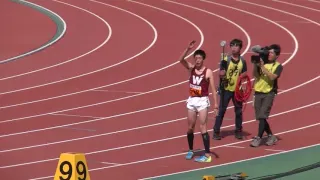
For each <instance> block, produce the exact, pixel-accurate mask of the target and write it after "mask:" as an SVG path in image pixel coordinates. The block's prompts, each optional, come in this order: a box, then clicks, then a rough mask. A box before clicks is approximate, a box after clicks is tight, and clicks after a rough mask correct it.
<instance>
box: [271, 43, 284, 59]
mask: <svg viewBox="0 0 320 180" xmlns="http://www.w3.org/2000/svg"><path fill="white" fill-rule="evenodd" d="M269 49H273V50H274V52H275V54H276V55H277V56H279V55H280V53H281V47H280V45H279V44H271V45H270V46H269Z"/></svg>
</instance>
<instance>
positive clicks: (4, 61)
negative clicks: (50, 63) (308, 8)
mask: <svg viewBox="0 0 320 180" xmlns="http://www.w3.org/2000/svg"><path fill="white" fill-rule="evenodd" d="M20 1H22V2H25V3H28V4H32V5H34V6H37V7H39V8H41V9H45V10H46V11H49V12H51V13H52V14H54V15H55V16H57V17H58V18H59V19H60V20H61V22H62V23H63V26H64V29H63V31H62V32H61V34H60V36H58V37H57V38H56V39H55V40H53V41H52V42H50V43H48V44H46V45H44V46H41V47H39V48H37V49H35V50H33V51H29V52H27V53H24V54H21V55H19V56H15V57H12V58H9V59H4V60H1V61H0V64H2V63H6V62H8V61H12V60H14V59H18V58H21V57H23V56H27V55H30V54H32V53H35V52H37V51H40V50H42V49H45V48H46V47H49V46H51V45H52V44H54V43H56V42H57V41H59V40H60V39H61V38H62V37H63V36H64V35H65V33H66V31H67V24H66V22H65V21H64V19H63V18H62V17H61V16H59V15H58V14H57V13H55V12H53V11H51V10H49V9H48V8H45V7H43V6H40V5H38V4H35V3H32V2H29V1H25V0H20ZM0 80H1V79H0Z"/></svg>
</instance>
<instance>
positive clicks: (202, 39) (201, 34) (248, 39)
mask: <svg viewBox="0 0 320 180" xmlns="http://www.w3.org/2000/svg"><path fill="white" fill-rule="evenodd" d="M129 2H130V1H129ZM131 2H132V1H131ZM139 4H141V3H139ZM142 5H145V4H142ZM147 7H152V8H155V9H157V10H159V11H163V12H165V13H169V14H171V15H173V16H176V17H178V18H181V19H182V20H184V21H186V22H188V23H190V24H191V25H192V26H194V27H195V28H196V29H197V30H198V31H199V33H200V36H201V41H200V43H199V46H198V47H197V48H196V49H199V48H200V47H201V46H202V44H203V41H204V36H203V33H202V32H201V30H200V28H199V27H197V26H196V25H195V24H194V23H192V22H191V21H189V20H188V19H186V18H184V17H181V16H179V15H177V14H175V13H172V12H170V11H167V10H164V9H160V8H157V7H154V6H150V5H147ZM205 12H206V13H209V14H210V15H213V16H216V14H214V13H211V12H208V11H205ZM217 17H219V18H222V19H223V18H224V17H221V16H217ZM224 20H226V21H228V22H230V23H231V24H233V25H235V26H236V27H239V29H240V30H241V31H243V32H244V34H245V35H246V37H247V41H248V44H247V47H246V49H245V51H244V52H243V53H242V55H244V54H245V53H246V52H247V50H248V49H249V47H250V42H251V39H250V37H249V35H248V33H247V32H246V31H245V30H244V29H243V28H242V27H241V26H239V25H237V24H236V23H235V22H233V21H230V20H228V19H226V18H224ZM192 54H193V52H192V53H190V54H189V55H187V56H186V58H189V57H190V56H192ZM178 63H179V62H175V63H173V64H170V65H168V66H165V67H163V68H160V69H158V70H155V71H152V72H149V73H146V74H143V75H140V76H136V77H133V78H130V79H126V80H123V81H119V82H116V83H112V84H108V85H104V86H100V87H96V88H92V89H87V90H83V91H78V92H74V93H70V94H65V95H61V96H55V97H50V98H46V99H40V100H35V101H30V102H25V103H20V104H14V105H8V106H3V107H0V109H5V108H10V107H15V106H21V105H26V104H32V103H37V102H42V101H47V100H52V99H56V98H62V97H66V96H71V95H75V94H80V93H84V92H88V91H92V90H96V89H100V88H105V87H110V86H113V85H117V84H121V83H125V82H129V81H132V80H135V79H138V78H142V77H144V76H147V75H150V74H153V73H156V72H159V71H162V70H164V69H167V68H169V67H171V66H173V65H176V64H178ZM217 70H218V69H216V70H214V71H213V72H215V71H217ZM185 82H187V81H183V82H180V83H176V84H175V85H174V86H176V85H180V84H183V83H185ZM167 87H173V86H167ZM155 90H157V89H155ZM158 90H159V89H158ZM153 92H155V91H153ZM141 95H143V94H141ZM131 97H134V96H131ZM131 97H130V98H131ZM128 98H129V97H128ZM119 100H121V99H119ZM0 123H1V122H0Z"/></svg>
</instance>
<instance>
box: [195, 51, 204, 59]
mask: <svg viewBox="0 0 320 180" xmlns="http://www.w3.org/2000/svg"><path fill="white" fill-rule="evenodd" d="M196 55H200V56H202V58H203V60H205V59H206V52H204V50H201V49H198V50H196V51H195V52H194V53H193V57H195V56H196Z"/></svg>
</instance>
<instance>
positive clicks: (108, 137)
mask: <svg viewBox="0 0 320 180" xmlns="http://www.w3.org/2000/svg"><path fill="white" fill-rule="evenodd" d="M313 85H320V81H317V82H316V83H315V84H308V85H307V86H305V87H303V88H298V89H296V90H295V91H292V92H290V93H284V94H283V95H279V96H278V97H276V100H275V103H274V106H273V109H272V111H271V113H272V114H277V113H279V112H283V111H286V110H288V109H295V108H297V107H300V106H304V105H305V104H308V103H309V102H313V101H314V100H315V99H314V98H312V97H309V98H305V99H301V100H299V101H292V102H290V103H289V104H288V102H287V101H286V99H288V98H290V97H291V96H298V95H299V94H301V93H303V91H304V90H305V89H308V88H310V87H312V86H313ZM310 93H315V92H310ZM319 100H320V99H319ZM230 105H231V104H230ZM251 106H252V104H248V107H247V109H246V111H245V112H244V133H245V135H246V136H247V138H249V137H250V134H251V133H253V132H255V130H254V131H253V130H252V129H250V128H247V126H249V127H250V124H256V123H255V121H254V120H253V119H254V111H253V108H252V107H251ZM314 107H315V105H314V106H312V107H310V108H311V109H312V108H314ZM179 109H180V111H181V116H180V117H179V116H176V117H175V118H176V119H174V118H173V117H171V118H170V117H169V116H168V115H167V114H165V115H164V114H159V116H160V118H158V114H157V113H158V111H154V112H153V114H155V115H153V116H152V113H150V114H148V115H149V116H148V115H147V116H145V117H148V118H143V119H136V120H135V119H133V118H127V119H121V118H120V119H119V118H117V119H114V120H111V121H110V122H108V124H117V123H118V122H119V121H122V122H123V123H122V124H123V125H122V126H121V128H119V127H109V126H106V123H104V124H103V123H95V124H92V126H72V127H70V128H73V129H77V130H72V129H69V130H68V129H65V133H67V132H70V133H68V134H67V137H68V138H70V137H72V136H75V137H85V136H91V138H79V140H77V141H72V140H70V141H69V142H65V143H58V144H55V145H50V146H46V145H45V144H43V145H42V147H37V148H28V147H26V148H25V149H23V148H21V149H20V150H14V149H13V151H11V152H10V150H9V149H7V150H5V151H3V149H2V150H1V151H0V152H1V153H6V154H7V156H8V157H9V156H12V157H20V156H21V155H20V153H21V152H24V153H27V154H30V156H28V157H25V156H22V157H21V158H16V161H11V164H21V163H24V162H33V161H37V160H41V159H38V157H37V153H36V152H37V151H44V150H45V149H47V148H49V147H51V151H50V152H47V153H46V157H45V158H44V159H54V157H55V156H56V154H59V153H60V152H74V151H79V152H84V153H88V152H93V151H99V150H103V149H104V151H102V152H107V151H113V152H114V153H116V152H117V151H116V150H119V149H126V150H128V151H130V149H131V148H129V147H128V148H125V147H127V146H129V145H130V144H131V145H133V144H135V145H134V146H133V148H143V146H142V145H139V143H146V142H149V143H147V144H155V146H156V145H157V143H150V142H152V141H154V140H155V139H165V138H171V137H174V138H173V139H171V140H173V141H175V140H176V139H182V138H183V137H184V136H183V135H182V134H184V133H185V128H181V127H184V126H185V123H186V120H185V118H183V116H182V114H185V113H184V112H185V109H184V108H183V107H180V108H179ZM168 110H169V109H168V108H164V109H163V111H168ZM161 111H162V110H161ZM161 111H160V112H159V113H161ZM173 111H176V108H174V109H173ZM210 116H211V117H212V115H210ZM233 116H234V115H233V108H229V110H228V111H227V113H226V117H229V118H232V120H225V121H224V124H223V126H224V128H223V129H225V127H233V126H234V121H233ZM149 117H153V118H149ZM169 120H172V121H171V122H170V123H169V122H168V123H166V124H161V125H160V124H159V125H153V126H149V127H145V128H140V129H133V130H127V131H122V132H121V131H119V130H120V129H126V128H134V127H139V126H143V125H145V126H146V125H150V124H151V123H150V121H152V123H162V122H166V121H169ZM173 120H175V121H173ZM313 120H315V119H313ZM213 122H214V119H213V118H211V119H210V120H209V123H208V127H209V130H210V131H211V127H212V126H213ZM270 125H271V126H278V123H277V122H275V121H272V122H270ZM97 127H103V128H97ZM83 129H92V130H95V131H94V132H88V131H87V132H85V131H81V130H83ZM170 129H171V130H170ZM227 129H230V128H227ZM79 130H80V131H79ZM231 130H232V129H231ZM75 131H77V132H79V133H78V134H77V133H76V132H75ZM101 131H104V132H106V133H105V135H98V133H101ZM117 131H118V132H117ZM198 131H199V129H198V127H197V132H198ZM61 132H63V131H62V130H61V129H56V130H54V131H47V132H44V133H42V135H41V136H38V135H32V134H31V135H29V138H28V140H25V141H24V143H25V142H26V145H27V146H28V145H30V144H33V143H39V141H43V142H44V143H50V142H52V141H57V140H58V139H59V138H66V137H63V135H62V134H61ZM154 132H159V133H154ZM163 132H165V133H163ZM152 133H154V134H155V135H152V136H151V134H152ZM51 134H59V137H52V138H50V135H51ZM177 134H179V135H182V136H177ZM223 134H228V132H225V131H224V132H223ZM127 137H134V138H129V139H128V138H127ZM114 139H119V140H120V141H114ZM168 140H169V139H168ZM2 141H3V142H2V144H4V145H6V144H9V143H10V142H16V141H18V142H19V139H17V137H16V138H15V137H13V138H7V139H5V140H2ZM162 141H163V140H162ZM100 142H104V143H102V144H101V143H100ZM28 143H30V144H28ZM160 143H161V142H160ZM215 143H216V142H215ZM79 144H86V146H81V145H79ZM12 145H14V143H11V144H10V145H9V148H10V146H11V148H12ZM17 145H19V146H18V147H21V146H22V144H21V143H20V144H17ZM33 145H34V144H33ZM135 146H137V147H135ZM116 147H117V148H116ZM120 147H122V148H120ZM7 148H8V146H7ZM89 154H90V153H89ZM89 154H88V155H89ZM95 154H96V153H95ZM0 164H1V163H0ZM6 164H7V163H5V162H4V164H1V165H0V167H2V166H6Z"/></svg>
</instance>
